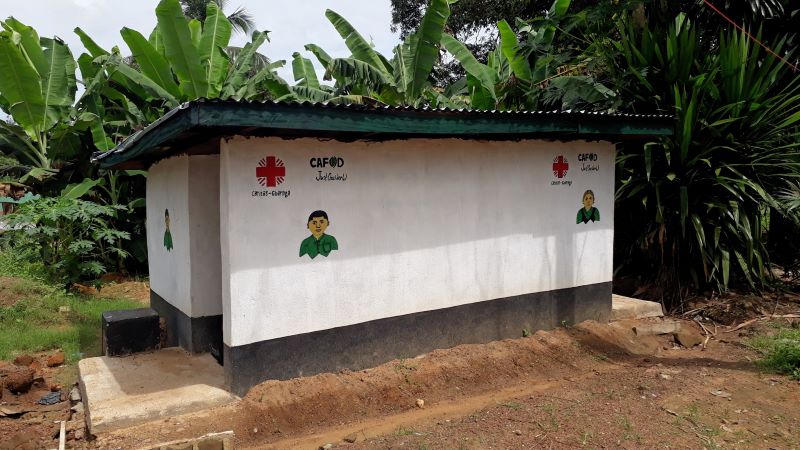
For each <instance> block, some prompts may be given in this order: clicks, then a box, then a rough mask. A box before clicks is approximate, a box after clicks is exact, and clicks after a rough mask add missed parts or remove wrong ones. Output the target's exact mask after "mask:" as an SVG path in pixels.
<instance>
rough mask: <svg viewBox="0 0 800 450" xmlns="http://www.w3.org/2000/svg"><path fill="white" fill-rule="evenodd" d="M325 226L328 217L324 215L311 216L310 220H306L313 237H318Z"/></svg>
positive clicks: (323, 231) (326, 226)
mask: <svg viewBox="0 0 800 450" xmlns="http://www.w3.org/2000/svg"><path fill="white" fill-rule="evenodd" d="M327 228H328V219H326V218H324V217H312V218H311V221H309V222H308V230H309V231H311V234H312V235H313V236H314V238H315V239H319V237H320V236H322V235H323V233H325V230H326V229H327Z"/></svg>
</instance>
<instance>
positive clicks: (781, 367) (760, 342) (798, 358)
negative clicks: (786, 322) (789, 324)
mask: <svg viewBox="0 0 800 450" xmlns="http://www.w3.org/2000/svg"><path fill="white" fill-rule="evenodd" d="M750 345H751V346H753V347H755V348H756V349H758V350H759V351H761V353H762V354H763V355H764V357H763V359H762V360H761V361H759V363H760V364H761V366H762V367H764V368H765V369H767V370H770V371H772V372H776V373H780V374H784V375H789V376H790V377H791V378H793V379H795V380H800V330H798V329H796V328H781V329H780V330H778V333H776V334H774V335H760V336H756V337H754V338H753V339H752V340H751V341H750Z"/></svg>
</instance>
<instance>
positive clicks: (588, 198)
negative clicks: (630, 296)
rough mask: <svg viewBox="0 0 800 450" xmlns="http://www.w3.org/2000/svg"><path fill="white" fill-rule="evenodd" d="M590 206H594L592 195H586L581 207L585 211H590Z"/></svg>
mask: <svg viewBox="0 0 800 450" xmlns="http://www.w3.org/2000/svg"><path fill="white" fill-rule="evenodd" d="M592 205H594V195H592V194H586V195H584V196H583V207H584V208H586V209H591V208H592Z"/></svg>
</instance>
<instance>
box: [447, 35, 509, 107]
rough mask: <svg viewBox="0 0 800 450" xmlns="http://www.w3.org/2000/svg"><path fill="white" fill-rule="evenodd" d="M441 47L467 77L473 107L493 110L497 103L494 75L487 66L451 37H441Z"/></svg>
mask: <svg viewBox="0 0 800 450" xmlns="http://www.w3.org/2000/svg"><path fill="white" fill-rule="evenodd" d="M442 46H444V48H445V49H446V50H447V51H448V52H449V53H450V54H451V55H453V57H454V58H455V59H456V60H457V61H458V62H459V63H460V64H461V66H462V67H463V68H464V70H465V71H466V72H467V74H468V75H469V78H468V80H467V81H468V83H469V89H470V93H471V96H472V97H473V107H475V108H479V109H493V108H494V104H495V103H496V102H497V95H496V94H495V83H496V82H497V81H496V77H495V73H494V72H493V71H492V70H491V69H490V68H489V67H488V66H487V65H485V64H483V63H481V62H480V61H478V59H477V58H475V55H473V54H472V52H471V51H469V49H468V48H467V46H466V45H464V44H463V43H462V42H460V41H459V40H458V39H456V38H454V37H453V36H450V35H449V34H444V35H442Z"/></svg>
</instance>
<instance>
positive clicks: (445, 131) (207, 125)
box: [92, 100, 674, 168]
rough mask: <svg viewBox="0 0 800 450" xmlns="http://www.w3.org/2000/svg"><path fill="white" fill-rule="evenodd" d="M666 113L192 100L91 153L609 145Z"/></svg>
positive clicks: (667, 124) (113, 159) (99, 158)
mask: <svg viewBox="0 0 800 450" xmlns="http://www.w3.org/2000/svg"><path fill="white" fill-rule="evenodd" d="M673 127H674V119H673V118H672V117H671V116H665V115H642V114H606V113H596V112H583V111H475V110H450V109H431V108H411V107H390V106H375V105H332V104H322V103H307V102H304V103H284V102H236V101H215V100H195V101H192V102H189V103H184V104H183V105H181V106H180V107H178V108H176V109H173V110H172V111H170V112H168V113H167V114H165V115H164V116H163V117H161V118H160V119H158V120H157V121H155V122H153V123H152V124H150V125H149V126H148V127H147V128H145V129H143V130H141V131H138V132H136V133H135V134H133V135H131V136H130V137H128V138H127V139H125V141H123V142H122V143H120V144H119V145H118V146H117V147H115V148H114V149H112V150H110V151H108V152H105V153H95V154H94V155H92V162H94V163H98V164H100V166H101V167H103V168H110V167H116V166H120V165H123V166H130V165H134V164H135V165H143V166H148V165H149V164H152V163H153V162H155V161H158V160H160V159H163V158H166V157H169V156H172V155H176V154H181V153H186V152H187V150H188V149H190V148H200V150H195V152H205V153H215V152H218V151H219V149H218V147H215V146H214V145H212V146H210V147H208V148H205V149H203V146H202V145H200V144H202V143H203V142H208V141H209V140H214V139H216V141H217V142H218V139H217V138H219V137H221V136H232V135H237V134H239V135H249V136H283V137H325V138H332V139H339V140H346V141H352V140H359V139H363V140H387V139H409V138H415V137H426V138H461V139H487V140H519V139H536V138H541V139H558V140H574V139H587V140H611V141H618V140H622V139H625V138H632V137H633V138H642V137H648V136H656V135H671V134H672V133H673Z"/></svg>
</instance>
